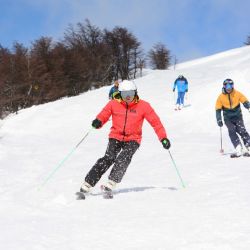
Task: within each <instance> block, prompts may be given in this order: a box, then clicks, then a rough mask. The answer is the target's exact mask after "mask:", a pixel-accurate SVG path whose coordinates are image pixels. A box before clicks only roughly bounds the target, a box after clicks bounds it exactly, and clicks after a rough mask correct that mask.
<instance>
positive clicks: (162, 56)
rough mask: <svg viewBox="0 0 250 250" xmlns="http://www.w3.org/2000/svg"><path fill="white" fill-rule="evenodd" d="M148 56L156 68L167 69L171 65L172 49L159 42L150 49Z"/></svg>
mask: <svg viewBox="0 0 250 250" xmlns="http://www.w3.org/2000/svg"><path fill="white" fill-rule="evenodd" d="M148 57H149V60H150V64H151V66H152V67H153V68H154V69H167V68H168V67H169V66H170V60H171V56H170V51H169V50H168V49H167V48H166V46H165V45H164V44H162V43H157V44H156V45H154V46H153V48H152V49H151V50H150V51H149V53H148Z"/></svg>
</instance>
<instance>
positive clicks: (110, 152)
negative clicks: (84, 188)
mask: <svg viewBox="0 0 250 250" xmlns="http://www.w3.org/2000/svg"><path fill="white" fill-rule="evenodd" d="M139 146H140V144H139V143H137V142H136V141H128V142H124V141H118V140H116V139H112V138H110V139H109V143H108V147H107V150H106V153H105V155H104V157H102V158H100V159H99V160H97V162H96V163H95V165H94V166H93V167H92V168H91V169H90V171H89V173H88V174H87V176H86V178H85V181H86V182H87V183H89V184H90V185H91V186H92V187H94V186H95V185H96V183H97V182H98V181H99V180H100V179H101V177H102V175H103V174H104V173H105V172H106V171H107V170H108V169H109V168H110V166H111V165H112V164H114V165H113V168H112V170H111V172H110V174H109V180H112V181H115V182H116V183H119V182H121V180H122V178H123V176H124V174H125V172H126V170H127V168H128V166H129V163H130V162H131V160H132V157H133V155H134V153H135V152H136V150H137V149H138V148H139Z"/></svg>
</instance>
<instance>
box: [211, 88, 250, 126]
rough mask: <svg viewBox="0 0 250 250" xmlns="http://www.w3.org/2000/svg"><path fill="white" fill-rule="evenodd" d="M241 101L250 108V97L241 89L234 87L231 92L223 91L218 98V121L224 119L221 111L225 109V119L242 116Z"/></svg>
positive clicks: (235, 118) (216, 107) (234, 118)
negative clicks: (241, 91) (249, 98)
mask: <svg viewBox="0 0 250 250" xmlns="http://www.w3.org/2000/svg"><path fill="white" fill-rule="evenodd" d="M240 103H242V104H243V105H244V107H245V108H247V109H249V108H250V103H249V101H248V99H247V98H246V97H245V96H244V95H243V94H242V93H240V92H239V91H237V90H235V89H233V91H232V92H231V93H230V94H228V93H226V92H225V91H222V93H221V94H220V95H219V97H218V98H217V101H216V106H215V109H216V119H217V122H218V121H221V120H222V119H221V111H223V116H224V120H225V121H226V120H237V119H239V118H242V113H241V108H240Z"/></svg>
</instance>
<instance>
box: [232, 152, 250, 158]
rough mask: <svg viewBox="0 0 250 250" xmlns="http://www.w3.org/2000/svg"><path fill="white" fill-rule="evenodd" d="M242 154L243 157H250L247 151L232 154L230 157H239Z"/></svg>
mask: <svg viewBox="0 0 250 250" xmlns="http://www.w3.org/2000/svg"><path fill="white" fill-rule="evenodd" d="M241 156H243V157H250V153H248V152H245V153H243V154H242V155H237V154H236V153H232V154H230V157H231V158H239V157H241Z"/></svg>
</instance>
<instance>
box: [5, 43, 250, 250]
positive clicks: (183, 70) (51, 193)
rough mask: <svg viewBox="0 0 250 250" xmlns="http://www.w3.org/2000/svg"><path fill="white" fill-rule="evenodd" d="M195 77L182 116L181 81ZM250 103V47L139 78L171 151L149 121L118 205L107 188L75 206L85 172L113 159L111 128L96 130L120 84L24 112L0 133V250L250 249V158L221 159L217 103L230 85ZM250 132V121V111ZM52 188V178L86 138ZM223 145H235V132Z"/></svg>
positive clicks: (247, 116)
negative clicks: (106, 195)
mask: <svg viewBox="0 0 250 250" xmlns="http://www.w3.org/2000/svg"><path fill="white" fill-rule="evenodd" d="M180 74H182V75H184V76H185V77H186V78H187V79H188V81H189V92H188V94H187V96H186V99H185V102H186V104H188V107H186V108H184V109H183V110H181V111H175V110H174V102H175V100H174V99H175V98H176V96H175V94H174V93H173V91H172V88H173V83H174V80H175V79H176V78H177V76H178V75H180ZM226 78H231V79H233V80H234V82H235V88H236V89H237V90H239V91H241V92H242V93H244V94H245V95H246V96H247V97H248V98H250V88H249V86H250V80H249V79H250V46H247V47H242V48H238V49H234V50H230V51H226V52H223V53H220V54H216V55H213V56H209V57H205V58H201V59H197V60H193V61H189V62H186V63H182V64H178V65H177V66H176V68H175V69H174V68H170V69H169V70H161V71H157V70H147V72H146V73H145V74H144V76H143V77H142V78H138V79H136V80H135V82H136V84H137V87H138V93H139V96H140V98H141V99H143V100H146V101H148V102H150V104H151V105H152V107H153V108H154V109H155V111H156V112H157V113H158V115H159V116H160V118H161V121H162V123H163V124H164V126H165V127H166V130H167V134H168V137H169V139H170V141H171V143H172V147H171V148H170V152H171V154H172V156H173V159H174V161H175V164H176V167H177V169H178V171H179V173H180V175H181V177H182V179H183V182H184V184H185V186H186V187H185V188H183V186H182V183H181V181H180V178H179V176H178V174H177V171H176V169H175V167H174V163H173V162H172V160H171V157H170V155H169V152H168V151H167V150H165V149H164V148H163V147H162V145H161V143H160V142H159V141H158V138H157V136H156V134H155V133H154V130H153V129H152V128H151V127H150V125H149V124H148V123H147V122H146V121H145V122H144V125H143V140H142V144H141V146H140V149H139V150H138V151H137V152H136V154H135V155H134V158H133V160H132V162H131V165H130V166H129V168H128V171H127V173H126V175H125V177H124V179H123V181H122V183H121V184H119V185H118V187H117V189H116V192H115V196H114V199H113V200H104V199H103V198H102V196H101V195H100V185H101V184H103V183H105V182H106V181H107V176H108V173H109V171H108V172H107V174H105V175H104V176H103V178H102V179H101V180H100V182H99V183H98V184H97V185H96V187H94V189H93V192H92V195H90V196H88V197H87V199H86V200H84V201H77V200H76V199H75V192H76V191H78V190H79V187H80V185H81V184H82V182H83V180H84V177H85V175H86V174H87V172H88V171H89V169H90V168H91V167H92V166H93V164H94V163H95V162H96V160H97V159H98V158H100V157H102V156H103V155H104V153H105V150H106V146H107V143H108V133H109V129H110V127H111V123H110V122H108V123H107V124H106V125H105V126H104V127H103V128H102V129H100V130H94V129H91V122H92V120H93V119H94V118H95V116H96V115H97V113H99V111H100V110H101V109H102V108H103V107H104V105H105V104H106V103H107V102H108V92H109V89H110V87H109V86H108V87H103V88H101V89H98V90H94V91H89V92H86V93H84V94H82V95H80V96H77V97H73V98H64V99H62V100H59V101H56V102H53V103H48V104H45V105H40V106H33V107H31V108H28V109H25V110H22V111H20V112H19V113H18V114H15V115H11V116H9V117H8V118H6V119H5V120H4V121H2V122H1V128H0V137H1V139H0V178H1V181H0V203H1V206H0V222H1V223H0V235H1V237H0V246H1V247H0V248H1V249H3V250H14V249H18V250H48V249H49V250H79V249H82V250H99V249H100V250H106V249H107V250H108V249H109V250H111V249H112V250H113V249H115V250H118V249H119V250H120V249H143V250H156V249H157V250H214V249H216V250H249V249H250V237H249V235H250V193H249V191H250V158H247V157H241V158H237V159H231V158H230V157H229V155H221V154H220V130H219V128H218V126H217V124H216V120H215V101H216V99H217V97H218V95H219V94H220V93H221V88H222V82H223V80H224V79H226ZM242 112H243V116H244V121H245V125H246V128H247V129H248V131H249V132H250V113H249V112H248V111H247V110H246V109H244V107H242ZM88 132H89V134H88V136H87V137H86V139H85V140H84V141H83V142H82V143H81V145H80V146H79V147H78V148H77V149H76V150H75V151H73V153H72V154H71V155H70V157H68V158H67V159H66V160H65V161H64V163H63V164H61V165H60V167H59V168H58V169H57V170H56V172H55V173H54V174H52V176H51V177H49V179H48V181H47V182H46V183H45V185H42V183H44V181H45V180H46V178H48V176H50V174H51V173H52V172H53V171H54V169H56V168H57V167H58V165H59V164H60V163H61V162H62V161H63V159H65V157H67V155H68V154H70V152H71V151H72V150H73V149H74V147H75V146H76V145H77V143H78V142H79V141H80V140H81V139H82V138H83V137H84V136H85V135H86V133H88ZM222 136H223V149H224V150H225V152H226V153H229V152H232V151H233V148H232V145H231V142H230V140H229V137H228V133H227V129H226V128H225V126H224V127H223V128H222Z"/></svg>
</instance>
